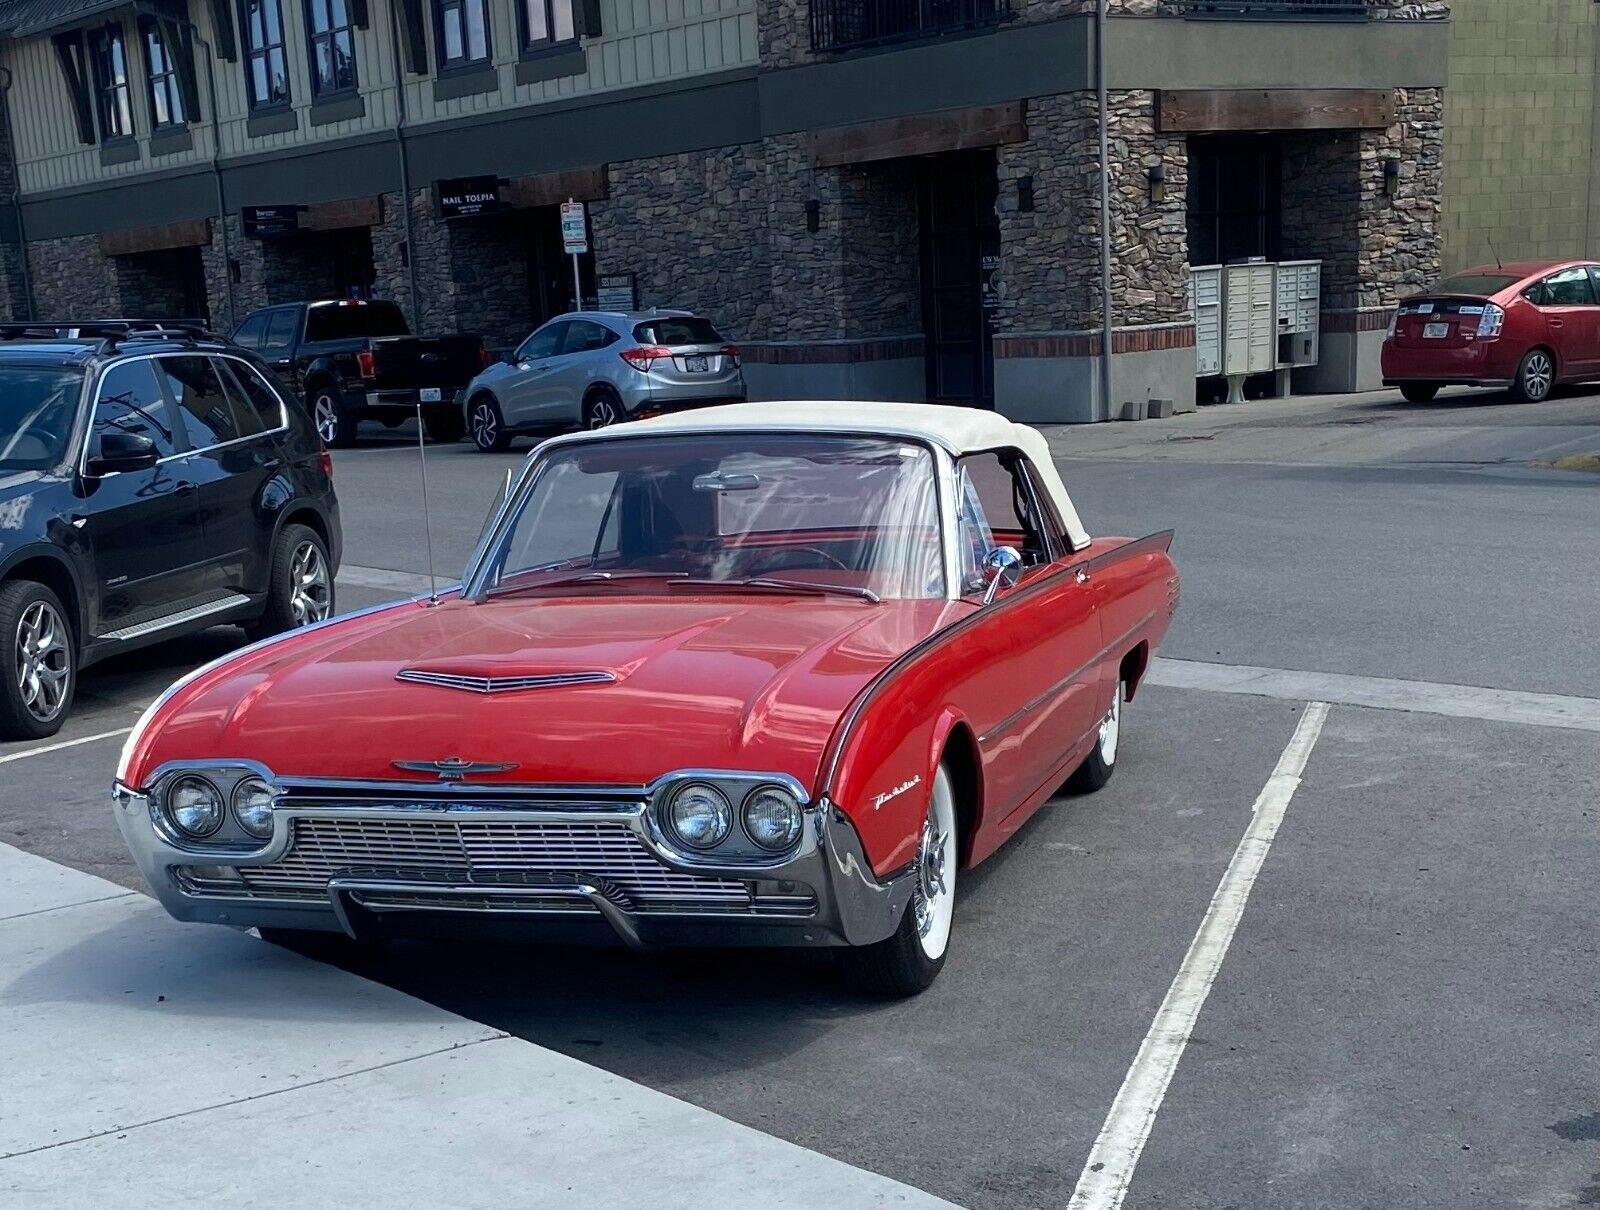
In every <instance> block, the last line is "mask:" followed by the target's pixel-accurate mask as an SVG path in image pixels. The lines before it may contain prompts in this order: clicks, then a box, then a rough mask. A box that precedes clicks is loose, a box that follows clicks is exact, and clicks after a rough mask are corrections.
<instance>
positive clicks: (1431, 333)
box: [1422, 324, 1450, 340]
mask: <svg viewBox="0 0 1600 1210" xmlns="http://www.w3.org/2000/svg"><path fill="white" fill-rule="evenodd" d="M1422 335H1423V339H1425V340H1443V339H1444V338H1445V337H1446V336H1448V335H1450V325H1449V324H1426V325H1424V327H1423V329H1422Z"/></svg>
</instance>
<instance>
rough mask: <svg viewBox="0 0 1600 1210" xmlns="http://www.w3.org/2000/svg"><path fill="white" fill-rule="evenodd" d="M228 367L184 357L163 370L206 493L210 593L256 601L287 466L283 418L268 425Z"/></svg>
mask: <svg viewBox="0 0 1600 1210" xmlns="http://www.w3.org/2000/svg"><path fill="white" fill-rule="evenodd" d="M225 361H226V359H222V358H214V357H210V356H207V355H206V354H203V353H178V354H171V355H167V356H163V357H161V358H160V360H159V365H160V367H161V372H162V374H163V375H164V377H165V379H166V382H167V387H168V390H169V392H170V393H171V395H172V397H173V399H174V400H175V401H176V403H177V406H178V415H179V419H180V420H181V421H182V422H183V424H184V427H185V431H186V432H187V435H188V438H189V444H190V445H191V446H192V447H193V451H192V452H191V453H190V454H189V455H188V461H189V463H190V466H191V468H192V471H193V475H194V479H195V482H196V484H197V485H198V488H199V496H200V523H201V528H202V530H203V531H204V533H205V550H206V563H207V569H206V584H207V587H208V588H211V589H221V590H227V591H230V592H243V593H257V592H261V591H263V590H264V585H265V582H266V571H265V561H266V559H267V558H268V557H269V554H268V550H269V547H270V544H271V540H272V522H273V515H272V512H271V510H270V508H269V507H268V506H267V504H268V502H267V501H266V499H265V494H266V490H267V485H268V484H269V483H270V482H271V481H272V480H273V479H274V478H275V477H276V476H277V475H278V473H279V471H280V470H281V468H282V465H283V456H282V453H281V451H280V449H279V447H278V441H277V436H278V433H280V432H281V430H282V422H283V417H282V416H281V415H278V416H272V417H263V416H262V415H261V414H260V413H259V412H258V411H257V410H256V409H255V407H254V406H253V405H251V403H250V402H249V400H248V399H247V398H245V397H244V395H243V393H242V392H241V391H240V389H239V387H238V384H237V383H236V382H234V381H233V379H232V376H231V374H230V373H229V371H228V370H227V369H226V366H225V364H224V363H225ZM274 430H276V431H274Z"/></svg>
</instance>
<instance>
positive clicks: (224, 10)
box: [211, 0, 239, 63]
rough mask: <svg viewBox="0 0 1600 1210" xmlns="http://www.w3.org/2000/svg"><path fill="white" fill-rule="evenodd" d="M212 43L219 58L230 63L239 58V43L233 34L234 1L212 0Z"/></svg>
mask: <svg viewBox="0 0 1600 1210" xmlns="http://www.w3.org/2000/svg"><path fill="white" fill-rule="evenodd" d="M211 28H212V32H213V35H214V36H213V38H212V41H213V42H215V43H216V47H217V57H218V58H219V59H226V60H227V61H228V62H229V63H232V62H234V61H235V60H237V59H238V58H239V43H238V41H237V39H236V38H235V37H234V33H233V0H211Z"/></svg>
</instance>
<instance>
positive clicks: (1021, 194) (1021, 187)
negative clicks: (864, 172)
mask: <svg viewBox="0 0 1600 1210" xmlns="http://www.w3.org/2000/svg"><path fill="white" fill-rule="evenodd" d="M1017 209H1018V210H1020V211H1021V212H1022V213H1023V214H1030V213H1032V211H1033V178H1032V177H1031V176H1019V177H1018V178H1017Z"/></svg>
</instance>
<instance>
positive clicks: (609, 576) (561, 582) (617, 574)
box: [484, 567, 689, 597]
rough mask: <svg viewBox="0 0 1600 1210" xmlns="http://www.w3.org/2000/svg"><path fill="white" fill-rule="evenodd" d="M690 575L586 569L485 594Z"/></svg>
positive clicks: (665, 572) (676, 577)
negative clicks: (574, 574) (574, 573)
mask: <svg viewBox="0 0 1600 1210" xmlns="http://www.w3.org/2000/svg"><path fill="white" fill-rule="evenodd" d="M688 575H689V573H688V572H686V571H639V570H636V569H632V568H626V567H623V568H619V569H618V570H616V571H586V572H584V573H583V574H581V575H576V576H562V577H560V578H559V579H555V580H540V581H538V582H537V583H530V584H502V585H500V586H499V587H498V588H491V589H490V590H489V591H488V592H486V593H485V594H484V596H486V597H498V596H503V595H507V594H510V593H514V592H534V591H538V590H542V589H545V588H564V587H567V586H568V585H572V584H607V583H610V582H611V581H613V580H682V579H685V578H687V576H688Z"/></svg>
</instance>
